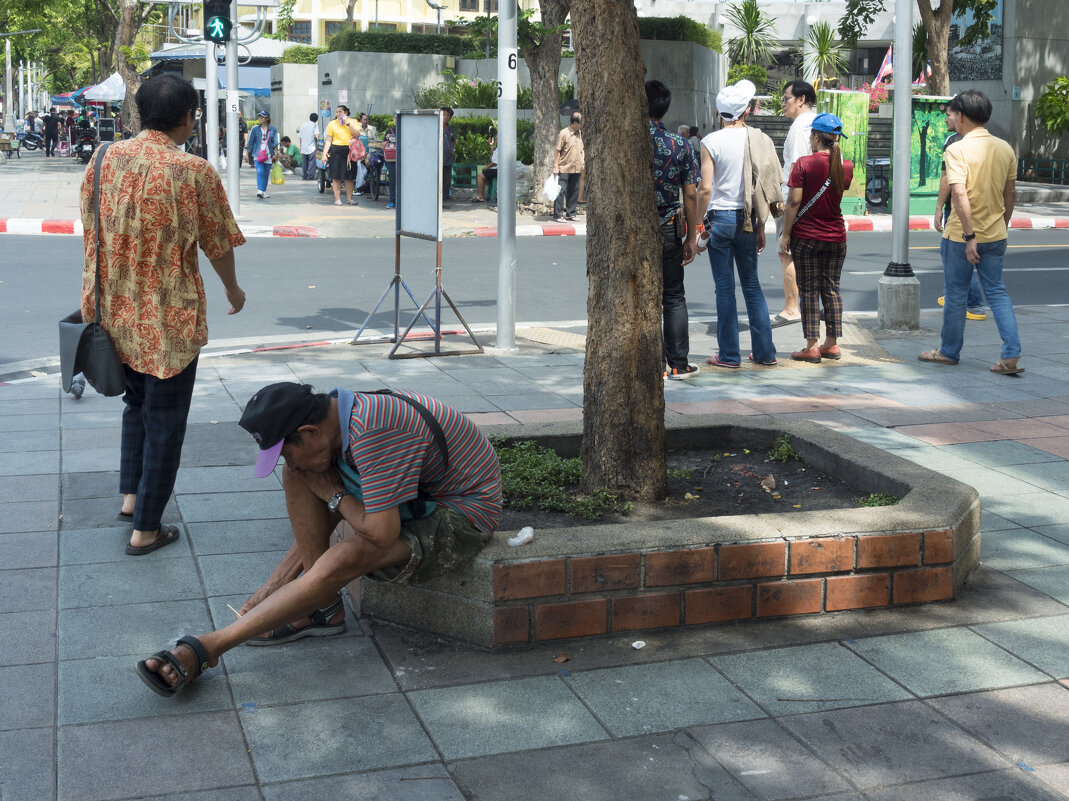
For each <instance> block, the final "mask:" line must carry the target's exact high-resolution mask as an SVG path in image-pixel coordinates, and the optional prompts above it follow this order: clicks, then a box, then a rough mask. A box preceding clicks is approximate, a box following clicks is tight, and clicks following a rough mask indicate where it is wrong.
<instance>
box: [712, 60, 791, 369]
mask: <svg viewBox="0 0 1069 801" xmlns="http://www.w3.org/2000/svg"><path fill="white" fill-rule="evenodd" d="M756 94H757V88H756V87H755V86H754V85H753V84H752V83H751V82H750V81H745V80H743V81H739V82H738V83H737V84H735V85H733V86H726V87H724V89H722V90H721V91H720V94H718V95H717V96H716V108H717V111H719V112H720V118H721V122H722V123H723V128H722V129H721V130H719V131H715V132H714V133H711V134H709V135H708V136H706V137H705V138H704V139H703V140H702V144H701V159H702V166H701V174H702V181H701V186H700V188H699V189H698V208H699V209H704V210H706V220H705V229H706V231H708V232H709V264H710V266H711V267H712V271H713V282H714V284H715V285H716V341H717V348H718V352H717V353H716V354H715V355H713V356H710V357H709V358H708V359H706V362H707V363H708V364H711V365H714V366H716V367H726V368H728V369H738V368H739V367H740V366H741V364H742V357H741V354H740V351H739V319H738V310H737V307H736V305H735V272H734V268H733V266H732V262H733V261H734V266H735V267H737V268H738V271H739V283H740V284H741V285H742V294H743V298H744V299H745V301H746V315H747V317H748V318H749V322H750V345H751V349H752V353H751V354H750V360H751V361H754V362H756V363H758V364H763V365H773V364H775V363H776V346H775V345H774V344H773V342H772V324H771V320H770V319H769V316H768V304H767V303H766V302H765V296H764V294H763V293H762V292H761V283H760V281H759V280H758V277H757V254H758V253H760V252H761V251H762V250H764V249H765V221H766V220H767V219H768V216H769V214H772V215H773V216H774V217H779V216H780V215H781V214H782V213H783V196H782V194H781V193H780V180H781V178H782V174H781V168H780V163H779V157H778V156H777V155H776V146H775V145H774V144H773V143H772V140H771V139H769V138H768V136H767V135H766V134H764V133H762V132H761V131H759V130H757V129H756V128H747V127H746V118H747V116H748V115H749V113H750V102H751V101H752V100H753V98H754V95H756Z"/></svg>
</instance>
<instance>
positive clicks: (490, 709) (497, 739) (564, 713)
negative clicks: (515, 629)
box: [408, 676, 608, 760]
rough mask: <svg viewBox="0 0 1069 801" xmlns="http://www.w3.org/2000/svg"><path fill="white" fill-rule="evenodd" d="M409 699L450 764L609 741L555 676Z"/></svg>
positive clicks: (417, 694) (411, 695)
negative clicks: (459, 760)
mask: <svg viewBox="0 0 1069 801" xmlns="http://www.w3.org/2000/svg"><path fill="white" fill-rule="evenodd" d="M408 697H409V700H410V701H411V703H412V705H413V706H414V707H415V709H416V712H417V713H418V714H419V716H420V719H421V720H422V721H423V725H424V727H425V728H426V729H427V732H428V733H429V734H430V736H431V737H432V738H433V739H434V742H435V744H436V745H437V746H438V748H439V749H440V750H441V752H442V755H443V756H444V757H445V758H446V759H447V760H453V759H465V758H468V757H475V756H484V755H487V754H496V753H502V752H507V751H526V750H529V749H532V748H546V747H549V746H553V745H566V744H569V743H583V742H589V741H591V740H602V739H606V738H607V737H608V735H607V734H606V733H605V730H604V729H602V727H601V725H600V724H599V723H598V722H597V721H596V720H595V719H594V718H593V717H592V716H591V715H590V713H589V712H588V711H587V710H586V708H585V707H584V706H583V704H582V703H581V702H580V701H579V699H577V698H576V697H575V696H574V695H573V694H572V692H571V691H570V690H569V689H568V687H567V686H566V685H565V684H564V683H563V682H562V681H561V680H560V679H559V678H558V677H556V676H546V677H538V678H527V679H517V680H514V681H497V682H491V683H488V684H472V685H467V686H462V687H444V688H440V689H436V690H417V691H415V692H411V693H409V694H408Z"/></svg>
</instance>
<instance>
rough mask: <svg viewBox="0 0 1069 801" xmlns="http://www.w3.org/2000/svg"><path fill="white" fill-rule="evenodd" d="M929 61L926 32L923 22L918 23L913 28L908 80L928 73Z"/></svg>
mask: <svg viewBox="0 0 1069 801" xmlns="http://www.w3.org/2000/svg"><path fill="white" fill-rule="evenodd" d="M929 60H930V59H929V58H928V30H927V28H925V27H924V23H923V22H918V23H917V24H916V25H914V26H913V62H912V63H913V73H912V74H911V75H910V76H909V77H910V80H913V79H914V78H916V77H917V76H918V75H924V74H925V73H926V72H927V71H928V61H929Z"/></svg>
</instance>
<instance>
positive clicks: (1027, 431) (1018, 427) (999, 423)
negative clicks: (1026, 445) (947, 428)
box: [972, 418, 1066, 439]
mask: <svg viewBox="0 0 1069 801" xmlns="http://www.w3.org/2000/svg"><path fill="white" fill-rule="evenodd" d="M972 425H973V426H975V427H976V428H979V429H980V430H981V431H987V432H989V433H991V434H997V435H998V436H999V438H1000V439H1041V438H1043V437H1058V436H1065V430H1066V429H1064V428H1061V427H1060V426H1056V425H1051V424H1050V423H1044V422H1041V421H1040V420H1035V419H1029V418H1025V419H1023V420H987V421H982V422H977V423H973V424H972Z"/></svg>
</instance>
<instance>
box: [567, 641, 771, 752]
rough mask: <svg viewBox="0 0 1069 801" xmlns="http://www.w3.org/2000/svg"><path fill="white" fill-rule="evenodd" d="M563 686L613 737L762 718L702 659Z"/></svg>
mask: <svg viewBox="0 0 1069 801" xmlns="http://www.w3.org/2000/svg"><path fill="white" fill-rule="evenodd" d="M565 681H566V682H567V683H568V684H569V685H570V686H571V687H572V689H573V690H574V691H575V692H576V694H577V695H578V696H579V697H580V698H581V699H582V700H583V702H584V703H585V704H586V705H587V707H589V708H590V710H591V711H592V712H593V713H594V715H595V716H596V717H597V718H598V720H599V721H601V723H602V725H604V726H605V728H607V729H608V730H609V732H610V733H611V734H612V735H613V736H614V737H629V736H632V735H636V734H651V733H653V732H658V731H670V730H672V729H681V728H685V727H687V726H696V725H699V724H711V723H726V722H728V721H735V720H749V719H753V718H763V717H765V713H764V712H763V711H762V710H760V709H759V708H758V707H756V706H754V704H753V703H752V702H751V701H750V700H749V699H748V698H747V697H746V696H745V695H743V693H742V692H740V691H739V690H738V689H736V688H735V687H734V686H732V685H731V683H730V682H728V681H727V680H726V679H725V678H724V677H723V676H721V675H720V674H719V673H717V672H716V671H715V670H714V669H713V668H712V667H710V666H709V664H708V663H706V662H705V661H703V660H701V659H684V660H679V661H674V662H662V663H658V664H652V665H630V666H627V667H619V668H610V669H607V670H592V671H583V672H573V673H572V674H571V677H570V678H567V679H565Z"/></svg>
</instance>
